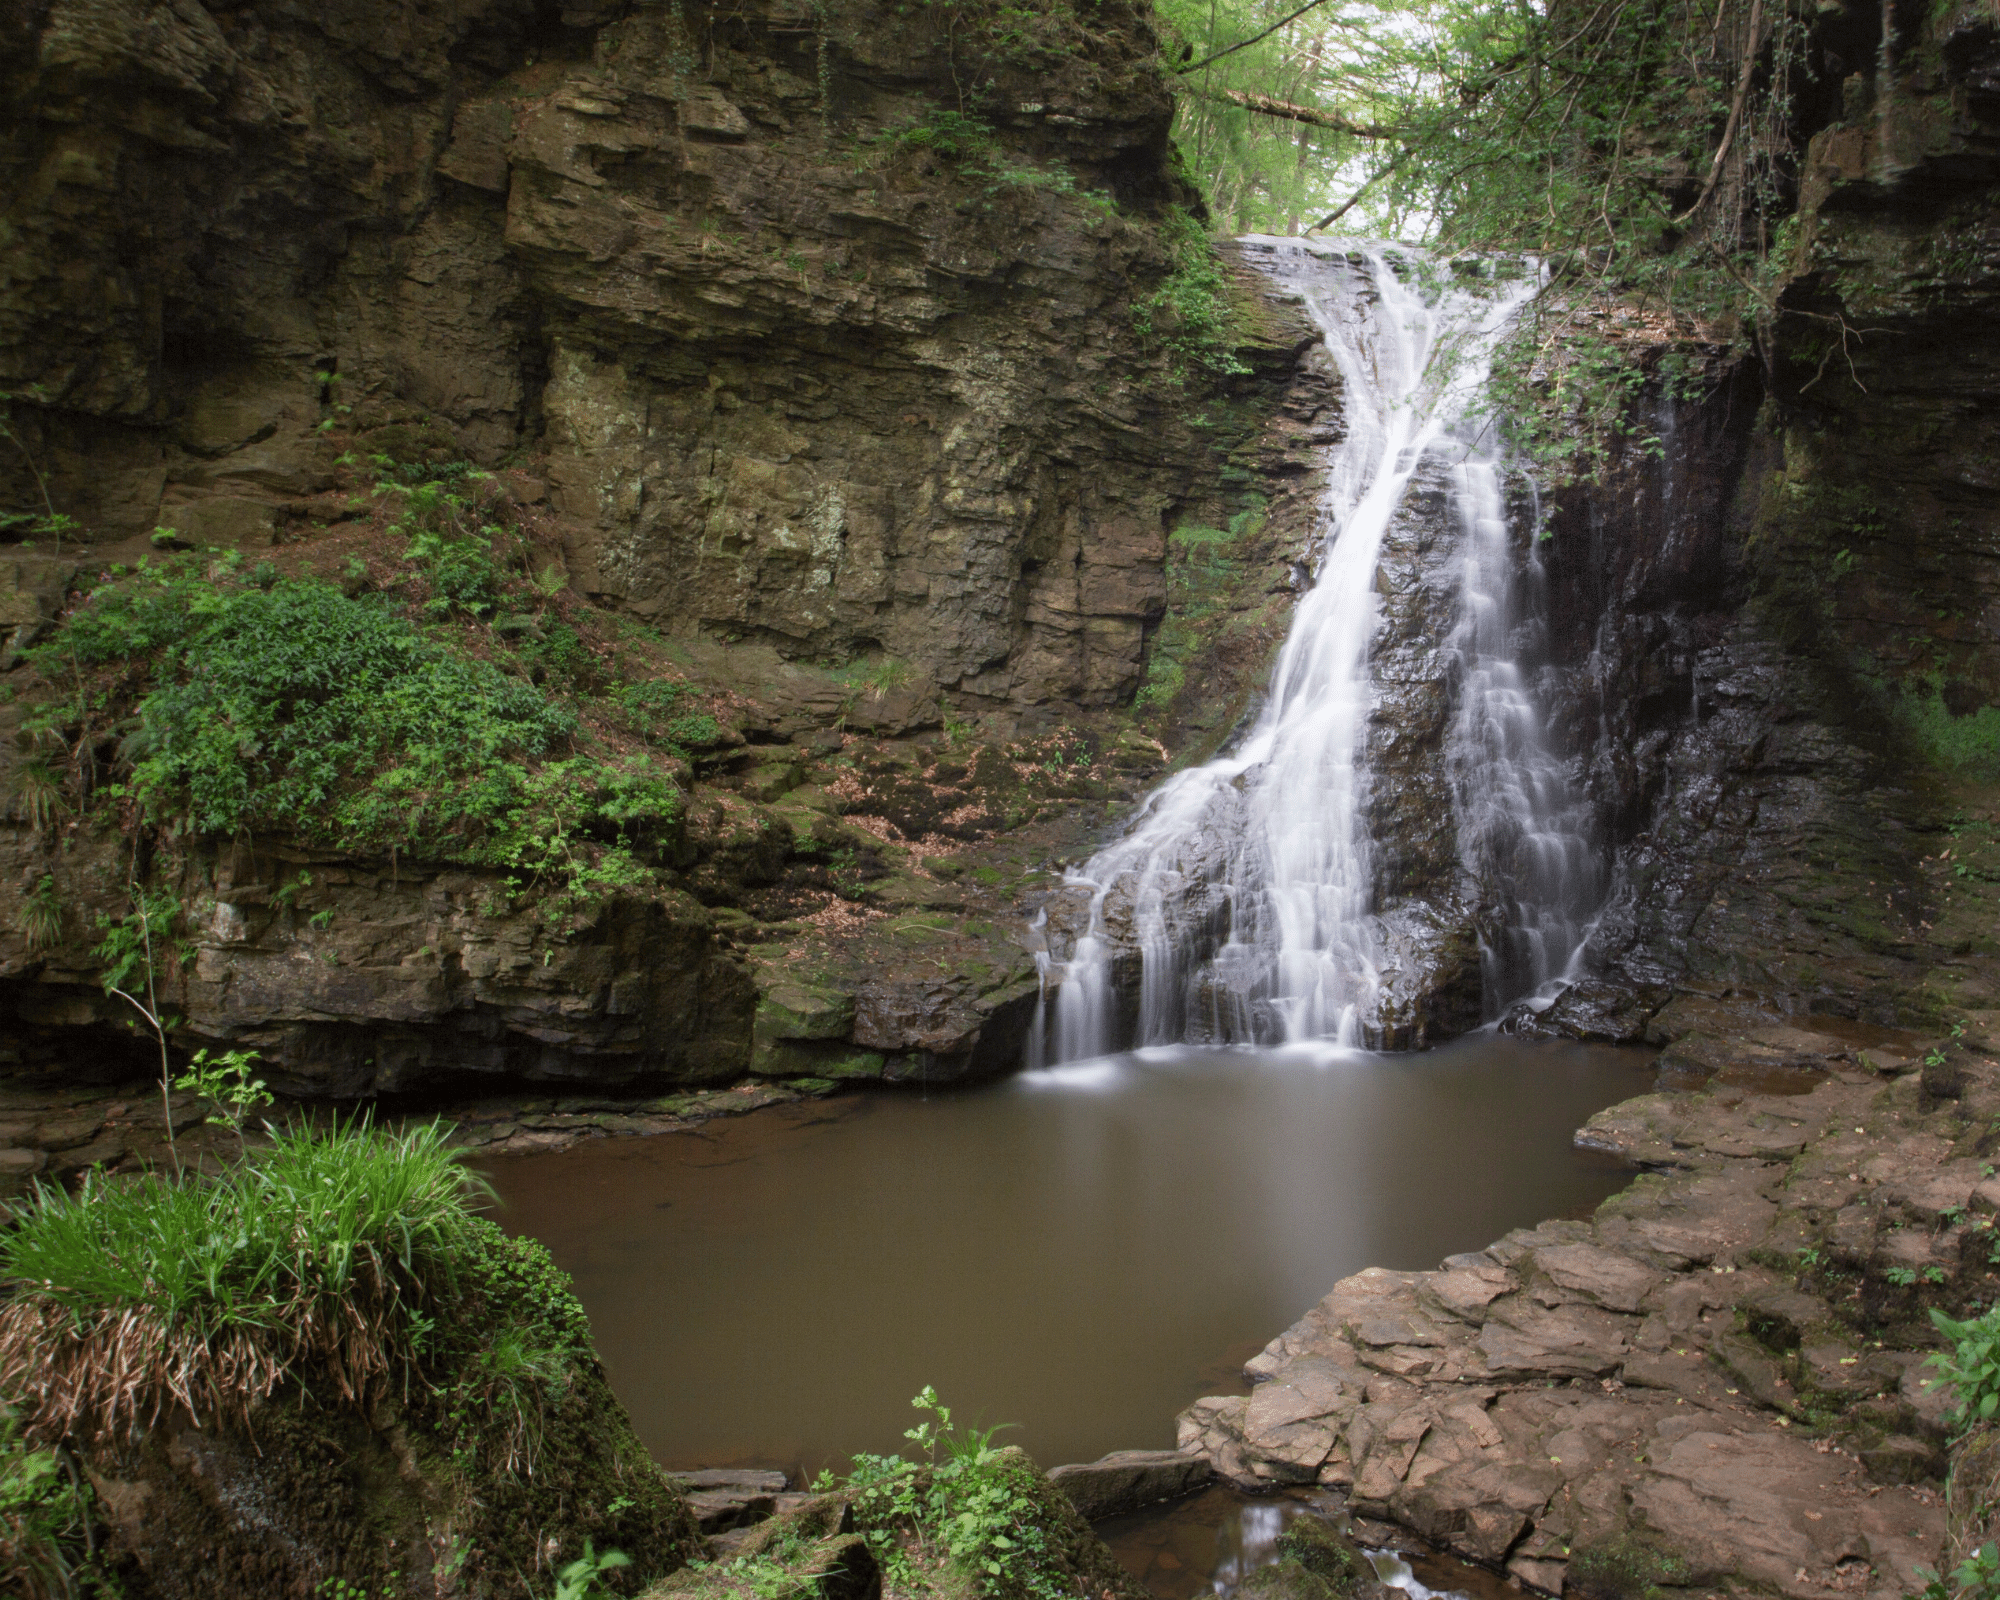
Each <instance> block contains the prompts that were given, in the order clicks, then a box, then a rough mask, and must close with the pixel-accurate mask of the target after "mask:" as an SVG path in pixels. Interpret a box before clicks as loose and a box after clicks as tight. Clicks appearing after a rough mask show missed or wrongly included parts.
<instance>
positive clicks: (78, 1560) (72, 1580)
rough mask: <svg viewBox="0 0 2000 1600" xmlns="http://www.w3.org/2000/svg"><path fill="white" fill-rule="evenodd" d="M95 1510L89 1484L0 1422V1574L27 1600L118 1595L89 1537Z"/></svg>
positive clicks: (5, 1419) (2, 1418)
mask: <svg viewBox="0 0 2000 1600" xmlns="http://www.w3.org/2000/svg"><path fill="white" fill-rule="evenodd" d="M94 1510H95V1505H94V1501H93V1498H92V1494H91V1489H90V1484H89V1482H88V1480H86V1479H85V1478H83V1477H82V1476H81V1475H80V1474H78V1473H76V1472H74V1471H71V1470H69V1469H68V1468H66V1467H65V1465H64V1463H63V1460H62V1458H61V1457H60V1456H58V1455H57V1454H56V1453H55V1452H54V1451H53V1450H37V1449H34V1448H32V1447H31V1446H30V1445H28V1444H27V1443H26V1442H25V1441H24V1440H23V1439H22V1438H21V1433H20V1429H19V1427H18V1426H17V1425H16V1424H15V1421H14V1419H13V1418H12V1417H11V1416H8V1415H5V1414H0V1572H4V1573H6V1574H7V1576H8V1577H9V1579H10V1580H11V1581H12V1583H13V1584H15V1585H17V1586H18V1587H16V1588H13V1589H11V1590H10V1591H9V1592H10V1593H16V1594H20V1595H22V1596H24V1597H25V1600H71V1597H82V1596H91V1595H101V1596H104V1597H105V1600H116V1597H117V1596H118V1595H119V1594H120V1593H121V1592H122V1591H121V1590H120V1588H119V1586H118V1583H117V1580H116V1579H115V1578H113V1577H112V1576H111V1575H110V1574H109V1573H108V1572H106V1570H105V1569H104V1567H103V1565H102V1564H101V1563H100V1562H99V1560H98V1559H97V1554H96V1548H95V1541H94V1539H93V1538H92V1536H91V1524H92V1521H93V1520H94V1516H93V1513H94Z"/></svg>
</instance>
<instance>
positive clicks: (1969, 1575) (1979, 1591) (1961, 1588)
mask: <svg viewBox="0 0 2000 1600" xmlns="http://www.w3.org/2000/svg"><path fill="white" fill-rule="evenodd" d="M1912 1571H1913V1573H1914V1575H1915V1576H1916V1577H1918V1578H1921V1579H1923V1580H1924V1586H1923V1588H1921V1589H1919V1590H1918V1591H1917V1593H1916V1597H1915V1600H1995V1597H1996V1596H2000V1544H1995V1543H1994V1542H1993V1541H1992V1540H1990V1539H1989V1540H1988V1541H1987V1542H1986V1543H1985V1544H1982V1545H1981V1546H1980V1547H1979V1548H1978V1549H1976V1550H1974V1551H1973V1552H1972V1554H1971V1555H1969V1556H1967V1557H1966V1558H1965V1559H1964V1560H1963V1561H1961V1562H1960V1563H1959V1564H1958V1566H1957V1567H1956V1568H1954V1569H1953V1571H1952V1574H1951V1576H1950V1578H1948V1579H1947V1578H1945V1577H1943V1576H1942V1575H1941V1574H1939V1573H1938V1572H1936V1571H1934V1570H1933V1569H1931V1568H1930V1567H1916V1568H1913V1569H1912Z"/></svg>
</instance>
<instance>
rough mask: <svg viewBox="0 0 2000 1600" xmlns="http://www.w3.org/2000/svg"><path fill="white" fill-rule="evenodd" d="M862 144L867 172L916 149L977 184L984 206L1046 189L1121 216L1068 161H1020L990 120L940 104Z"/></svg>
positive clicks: (862, 163) (1095, 210)
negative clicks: (1011, 195) (1081, 179)
mask: <svg viewBox="0 0 2000 1600" xmlns="http://www.w3.org/2000/svg"><path fill="white" fill-rule="evenodd" d="M860 148H861V155H860V158H859V164H860V166H861V167H862V168H863V169H864V170H865V169H866V168H867V167H869V166H871V165H873V164H875V163H878V162H882V161H886V160H890V159H893V158H894V157H896V156H899V155H904V154H908V153H912V152H917V153H922V154H927V155H931V156H935V157H937V158H938V159H939V160H941V161H943V162H945V163H946V164H947V165H949V166H950V167H951V168H952V170H954V171H955V172H957V174H958V175H959V176H960V177H961V178H963V179H965V180H966V181H967V182H969V183H971V184H974V185H976V186H977V187H978V189H979V193H980V196H981V201H980V202H979V206H980V209H985V210H990V209H991V208H992V203H993V201H994V200H995V199H997V198H998V197H999V196H1001V195H1003V194H1006V193H1008V192H1010V191H1030V190H1043V191H1045V192H1047V193H1050V194H1057V195H1065V196H1070V197H1073V198H1075V199H1076V200H1077V201H1078V202H1079V203H1080V204H1082V205H1083V206H1084V207H1085V208H1086V209H1088V210H1089V211H1091V212H1093V213H1094V214H1096V215H1097V216H1099V217H1112V216H1116V215H1117V211H1118V207H1117V203H1116V202H1115V201H1114V200H1113V199H1112V198H1111V196H1110V195H1108V194H1106V193H1104V192H1103V191H1102V190H1100V189H1090V188H1086V187H1084V186H1083V185H1081V184H1079V183H1078V182H1077V180H1076V174H1075V173H1074V172H1072V171H1071V170H1070V169H1069V167H1068V166H1067V165H1065V164H1064V163H1062V162H1060V161H1049V162H1041V163H1035V162H1029V161H1025V160H1022V159H1020V158H1019V157H1017V156H1015V155H1013V154H1011V153H1010V152H1009V151H1008V150H1007V148H1006V147H1005V145H1003V144H1002V143H1001V141H1000V136H999V133H998V131H997V130H996V129H995V128H994V127H993V125H992V124H991V123H988V122H984V121H982V120H981V119H980V118H978V117H976V116H972V115H970V114H968V113H966V112H964V111H955V110H951V109H948V108H945V107H938V108H937V109H935V110H933V111H931V112H929V113H927V114H926V115H924V116H921V117H912V118H910V119H908V120H906V121H904V122H901V123H898V124H897V125H896V126H894V127H892V128H889V129H887V130H886V131H884V132H882V133H880V134H875V135H872V136H870V137H868V138H865V139H863V140H862V141H861V147H860Z"/></svg>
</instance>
